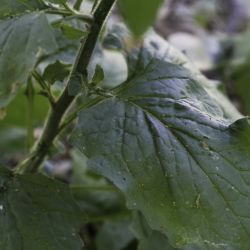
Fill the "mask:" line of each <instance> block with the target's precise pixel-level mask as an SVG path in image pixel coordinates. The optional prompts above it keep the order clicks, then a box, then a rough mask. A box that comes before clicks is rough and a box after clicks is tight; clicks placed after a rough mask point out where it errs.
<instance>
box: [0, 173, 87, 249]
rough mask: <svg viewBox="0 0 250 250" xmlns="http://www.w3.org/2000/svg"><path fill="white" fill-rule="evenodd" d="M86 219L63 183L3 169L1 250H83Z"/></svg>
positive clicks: (0, 203) (0, 228)
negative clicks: (12, 173) (16, 173)
mask: <svg viewBox="0 0 250 250" xmlns="http://www.w3.org/2000/svg"><path fill="white" fill-rule="evenodd" d="M83 219H84V217H83V213H82V211H81V210H80V209H79V207H78V206H77V205H76V204H75V203H74V200H73V198H72V196H71V194H70V192H69V190H68V188H67V187H66V186H65V185H64V184H62V183H60V182H58V181H54V180H51V179H48V178H47V177H45V176H41V175H20V176H15V177H13V176H11V174H10V172H8V171H7V170H5V169H3V168H1V169H0V221H1V223H0V230H1V232H8V233H1V234H0V248H1V249H6V250H7V249H8V250H21V249H37V250H45V249H51V250H58V249H65V250H69V249H76V250H80V249H82V247H83V243H82V241H81V239H80V236H79V235H78V233H79V231H80V227H81V226H82V223H83Z"/></svg>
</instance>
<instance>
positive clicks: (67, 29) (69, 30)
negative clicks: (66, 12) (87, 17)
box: [53, 22, 88, 40]
mask: <svg viewBox="0 0 250 250" xmlns="http://www.w3.org/2000/svg"><path fill="white" fill-rule="evenodd" d="M53 26H54V27H55V28H59V29H61V31H62V33H63V35H64V36H65V37H66V38H68V39H70V40H79V39H80V38H82V37H84V36H86V35H87V34H88V32H86V31H83V30H80V29H78V28H75V27H73V26H71V25H69V24H66V23H64V22H60V23H57V24H54V25H53Z"/></svg>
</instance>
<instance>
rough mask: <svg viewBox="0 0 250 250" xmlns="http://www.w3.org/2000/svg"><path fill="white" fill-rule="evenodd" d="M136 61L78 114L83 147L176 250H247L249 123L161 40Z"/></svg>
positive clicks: (147, 46)
mask: <svg viewBox="0 0 250 250" xmlns="http://www.w3.org/2000/svg"><path fill="white" fill-rule="evenodd" d="M131 58H133V59H131V61H129V66H130V68H131V71H130V74H129V80H128V81H126V82H125V83H123V84H122V85H120V86H119V87H117V88H116V89H114V90H113V93H114V96H113V97H110V98H107V99H106V100H102V101H101V102H99V103H98V104H95V105H94V106H92V107H89V108H88V109H86V110H83V111H81V112H80V116H79V122H78V126H77V128H76V131H75V133H74V136H73V138H74V141H75V145H76V146H78V148H79V149H80V150H82V151H83V152H84V154H85V155H86V156H87V157H88V158H89V161H88V166H89V167H90V168H91V169H92V170H95V171H96V172H97V173H99V174H102V175H103V176H105V177H107V178H108V179H109V180H111V181H112V182H113V183H114V184H115V185H116V186H118V187H119V188H120V189H121V190H122V191H123V192H124V194H125V195H126V199H127V204H128V206H129V208H131V209H135V210H139V211H141V212H142V214H143V215H144V216H145V218H146V220H147V221H148V223H149V226H150V227H151V228H152V229H153V230H157V231H161V232H163V233H164V234H165V235H166V236H167V238H168V239H169V242H170V244H171V245H173V246H174V247H177V248H180V247H183V246H186V245H191V244H194V245H197V246H198V247H200V248H201V249H216V248H222V249H223V248H224V249H227V248H228V249H248V248H249V245H250V238H249V235H250V220H249V217H250V214H249V209H250V188H249V184H250V175H249V172H250V155H249V148H250V145H249V144H250V143H249V142H248V143H246V144H242V142H241V140H240V139H239V132H237V131H239V130H241V129H242V126H240V129H235V126H236V127H238V123H235V126H232V121H231V119H228V118H226V117H225V116H224V114H225V113H226V112H227V111H228V110H227V109H226V110H225V112H224V110H222V109H221V106H220V105H219V104H217V102H216V99H215V98H214V97H213V96H211V95H209V94H208V92H206V90H205V89H204V88H203V87H202V85H201V84H200V83H199V82H198V81H197V80H196V78H195V77H193V73H192V72H191V71H189V70H187V69H186V68H184V67H183V66H181V65H177V64H174V63H171V62H169V58H166V51H164V50H163V49H159V48H158V47H157V46H156V44H155V43H153V42H151V43H150V44H147V43H145V46H144V47H143V48H142V49H141V50H140V51H138V54H137V55H136V54H133V55H132V57H131ZM243 123H244V124H246V122H243ZM243 123H242V122H240V124H243ZM232 127H233V128H234V129H232ZM245 127H246V126H244V128H245Z"/></svg>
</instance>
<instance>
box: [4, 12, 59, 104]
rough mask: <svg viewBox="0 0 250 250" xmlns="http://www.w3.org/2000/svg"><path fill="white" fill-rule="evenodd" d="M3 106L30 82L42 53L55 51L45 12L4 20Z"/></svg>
mask: <svg viewBox="0 0 250 250" xmlns="http://www.w3.org/2000/svg"><path fill="white" fill-rule="evenodd" d="M0 33H1V37H0V48H1V50H0V82H1V84H0V108H2V107H4V106H6V105H7V104H8V103H9V102H10V100H11V99H12V98H13V97H14V96H15V94H16V92H17V89H18V88H19V86H20V84H23V83H25V82H26V81H27V78H28V76H29V73H30V71H31V70H32V68H33V67H34V66H35V64H36V62H37V60H38V58H39V56H41V55H43V54H47V53H49V52H52V51H54V49H55V48H56V43H55V40H54V35H53V33H52V30H51V28H50V26H49V24H48V22H47V18H46V16H45V15H44V14H42V13H38V14H28V15H25V16H21V17H15V18H12V19H8V20H6V21H1V22H0Z"/></svg>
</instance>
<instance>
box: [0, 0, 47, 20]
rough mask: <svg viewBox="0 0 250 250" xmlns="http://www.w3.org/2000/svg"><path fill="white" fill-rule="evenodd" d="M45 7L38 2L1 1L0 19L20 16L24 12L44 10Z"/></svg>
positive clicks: (33, 0)
mask: <svg viewBox="0 0 250 250" xmlns="http://www.w3.org/2000/svg"><path fill="white" fill-rule="evenodd" d="M45 7H46V6H45V5H44V3H43V2H42V1H40V0H2V1H1V5H0V19H4V18H6V17H9V16H12V15H17V14H22V13H24V12H25V11H35V10H41V9H44V8H45Z"/></svg>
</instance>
